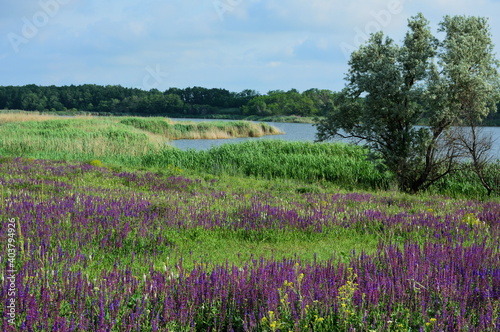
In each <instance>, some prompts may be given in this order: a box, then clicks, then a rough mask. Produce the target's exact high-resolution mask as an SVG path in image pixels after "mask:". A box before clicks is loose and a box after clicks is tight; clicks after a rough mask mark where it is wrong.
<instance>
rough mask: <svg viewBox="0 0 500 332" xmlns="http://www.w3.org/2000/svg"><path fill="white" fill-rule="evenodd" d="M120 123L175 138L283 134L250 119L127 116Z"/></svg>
mask: <svg viewBox="0 0 500 332" xmlns="http://www.w3.org/2000/svg"><path fill="white" fill-rule="evenodd" d="M120 123H122V124H125V125H129V126H132V127H134V128H138V129H141V130H145V131H148V132H151V133H154V134H159V135H163V136H165V137H168V138H169V139H173V140H175V139H219V138H235V137H261V136H264V135H278V134H282V132H280V131H279V130H278V129H277V128H275V127H272V126H270V125H267V124H264V123H253V122H248V121H233V122H227V121H212V122H191V121H181V122H173V121H172V120H170V119H167V118H139V117H127V118H124V119H122V120H120Z"/></svg>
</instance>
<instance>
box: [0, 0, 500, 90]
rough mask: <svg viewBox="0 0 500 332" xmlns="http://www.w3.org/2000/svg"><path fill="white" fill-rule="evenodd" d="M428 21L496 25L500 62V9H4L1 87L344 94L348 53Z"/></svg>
mask: <svg viewBox="0 0 500 332" xmlns="http://www.w3.org/2000/svg"><path fill="white" fill-rule="evenodd" d="M418 12H422V13H423V14H424V15H425V16H426V17H427V19H429V20H430V21H431V24H432V27H433V31H434V32H435V33H436V29H437V24H438V23H439V22H440V21H441V19H442V17H443V16H444V15H476V16H483V17H488V18H489V23H490V27H491V32H492V34H493V39H494V43H495V44H496V45H497V46H496V52H497V55H499V56H500V52H499V50H500V48H499V47H500V0H477V1H470V0H468V1H465V0H421V1H418V0H365V1H362V0H352V1H339V0H307V1H306V0H141V1H139V0H99V1H98V0H22V1H15V0H3V1H2V3H1V4H0V32H1V34H0V85H25V84H39V85H58V86H59V85H69V84H86V83H92V84H100V85H107V84H112V85H115V84H116V85H118V84H119V85H122V86H126V87H137V88H142V89H146V90H149V89H151V88H157V89H159V90H166V89H168V88H169V87H178V88H185V87H188V86H202V87H207V88H225V89H228V90H230V91H241V90H243V89H254V90H257V91H259V92H261V93H266V92H267V91H269V90H276V89H280V90H288V89H291V88H296V89H298V90H299V91H304V90H306V89H309V88H319V89H330V90H334V91H338V90H340V89H342V87H343V86H344V76H345V73H346V72H347V69H348V67H347V60H348V53H349V51H350V50H352V49H354V48H357V47H358V46H359V45H360V43H362V42H364V41H365V40H366V38H367V34H368V33H370V32H373V31H374V30H383V31H384V32H385V33H386V34H387V35H389V36H390V37H392V38H393V39H395V40H396V41H400V40H402V38H403V36H404V33H405V32H406V30H407V29H406V23H407V20H408V18H409V17H411V16H413V15H415V14H417V13H418Z"/></svg>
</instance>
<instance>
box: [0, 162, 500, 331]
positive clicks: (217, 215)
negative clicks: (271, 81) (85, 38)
mask: <svg viewBox="0 0 500 332" xmlns="http://www.w3.org/2000/svg"><path fill="white" fill-rule="evenodd" d="M94 164H95V166H93V165H89V164H85V163H84V164H82V163H67V162H57V161H44V160H35V159H26V158H7V157H5V158H2V159H1V162H0V182H1V185H2V193H1V195H2V200H1V202H2V203H1V206H0V214H1V216H2V220H3V221H4V222H3V223H2V226H1V228H0V238H2V239H3V241H4V245H3V246H2V248H1V250H0V252H1V257H2V258H1V262H0V263H1V265H2V267H3V268H4V269H3V270H2V275H1V279H2V281H3V288H2V291H1V292H0V297H1V300H2V303H4V304H5V303H8V301H9V295H8V294H9V289H13V290H14V292H15V299H16V306H15V308H16V312H17V315H16V317H15V319H14V320H13V321H12V324H13V325H12V326H14V327H12V328H11V327H10V326H11V325H10V324H9V321H8V320H7V319H4V320H3V321H2V330H5V331H11V330H12V331H15V330H27V331H71V330H78V331H99V330H109V331H209V330H214V331H215V330H217V331H226V330H231V329H233V330H235V331H244V330H245V331H247V330H250V331H288V330H292V331H335V330H339V331H348V330H350V329H351V330H352V329H356V330H358V331H370V330H375V331H419V330H423V331H441V330H446V331H496V330H497V329H498V327H500V252H499V246H498V240H499V235H500V233H499V231H500V204H498V203H495V202H480V201H468V200H453V199H445V198H442V197H431V196H429V197H427V196H421V197H419V196H408V195H403V194H396V193H389V192H386V193H383V192H380V193H378V194H374V193H367V192H345V191H335V192H331V191H329V190H323V191H321V192H317V193H301V192H298V191H297V190H296V184H292V183H287V182H282V181H279V180H256V179H249V178H247V179H242V178H239V180H237V179H236V178H232V177H228V176H224V177H214V176H208V175H207V176H206V177H205V178H190V177H184V176H182V175H179V174H180V173H181V172H182V170H181V169H178V168H167V169H165V171H164V172H163V173H162V174H157V173H152V172H138V171H136V172H124V171H116V170H113V169H109V168H106V167H103V166H102V165H99V164H98V163H96V162H94ZM276 186H279V188H276ZM274 188H276V189H274ZM9 239H13V240H12V241H11V243H12V248H15V250H14V251H9V249H8V246H7V243H8V242H9V241H8V240H9ZM12 252H14V253H15V255H12ZM9 253H11V255H10V256H9ZM9 258H11V259H10V260H9ZM11 264H12V265H11ZM8 270H15V273H9V272H8ZM11 275H14V276H15V280H14V281H13V282H11V281H12V279H8V278H9V277H11Z"/></svg>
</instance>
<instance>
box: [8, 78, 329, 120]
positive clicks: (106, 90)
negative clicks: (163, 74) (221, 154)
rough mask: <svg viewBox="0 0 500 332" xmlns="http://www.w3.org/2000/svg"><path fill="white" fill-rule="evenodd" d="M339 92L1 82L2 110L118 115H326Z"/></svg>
mask: <svg viewBox="0 0 500 332" xmlns="http://www.w3.org/2000/svg"><path fill="white" fill-rule="evenodd" d="M336 96H337V93H335V92H332V91H330V90H319V89H309V90H307V91H304V92H302V93H300V92H299V91H297V90H295V89H292V90H289V91H282V90H275V91H269V92H268V93H267V94H265V95H261V94H259V93H258V92H257V91H255V90H250V89H246V90H243V91H241V92H231V91H228V90H226V89H219V88H210V89H209V88H203V87H188V88H184V89H180V88H169V89H168V90H166V91H163V92H162V91H159V90H157V89H152V90H149V91H145V90H141V89H137V88H126V87H122V86H119V85H107V86H100V85H95V84H85V85H70V86H61V87H58V86H38V85H34V84H32V85H25V86H0V109H10V110H25V111H38V112H65V113H67V112H88V113H105V114H113V115H121V114H123V115H125V114H126V115H169V114H177V115H186V116H188V115H191V116H201V115H212V114H226V115H243V116H245V115H246V116H250V115H258V116H274V115H297V116H304V117H311V116H321V115H323V114H324V113H325V112H326V111H327V109H328V108H329V107H331V106H332V105H333V103H334V102H335V98H336Z"/></svg>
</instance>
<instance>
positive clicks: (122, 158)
mask: <svg viewBox="0 0 500 332" xmlns="http://www.w3.org/2000/svg"><path fill="white" fill-rule="evenodd" d="M281 133H282V132H281V131H280V130H278V129H277V128H275V127H272V126H270V125H267V124H264V123H254V122H248V121H235V122H224V121H220V122H217V121H215V122H210V123H205V122H189V121H172V120H170V119H168V118H140V117H92V116H75V117H68V118H63V117H60V116H53V115H40V114H26V113H13V114H0V153H1V154H2V155H8V156H15V157H17V156H22V157H30V158H48V159H52V160H59V159H62V160H74V161H78V160H86V159H96V158H97V159H107V160H114V161H116V162H119V163H122V162H124V163H125V164H131V163H132V162H131V158H132V159H133V158H142V157H144V156H146V155H151V154H153V155H154V154H158V153H160V152H161V151H163V150H165V149H172V148H171V147H169V146H168V145H167V144H166V142H167V141H168V140H176V139H204V138H211V139H214V138H234V137H259V136H263V135H278V134H281Z"/></svg>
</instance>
